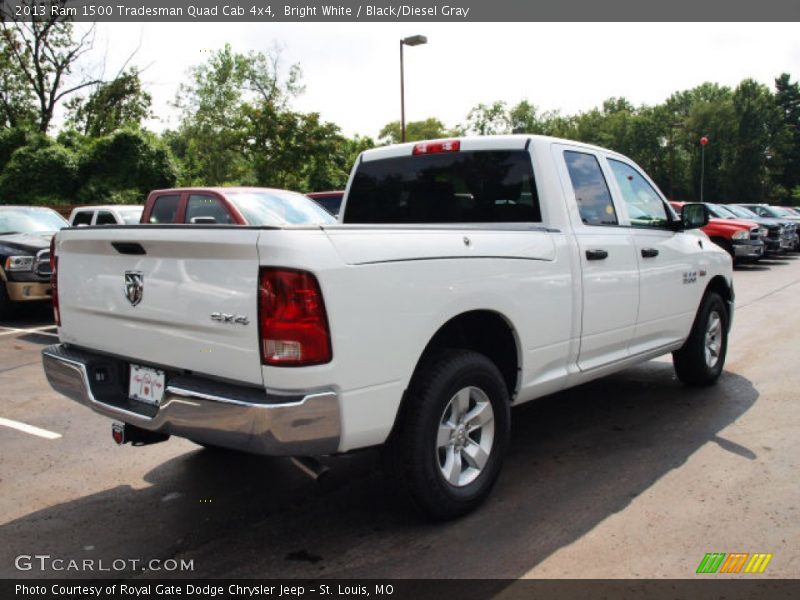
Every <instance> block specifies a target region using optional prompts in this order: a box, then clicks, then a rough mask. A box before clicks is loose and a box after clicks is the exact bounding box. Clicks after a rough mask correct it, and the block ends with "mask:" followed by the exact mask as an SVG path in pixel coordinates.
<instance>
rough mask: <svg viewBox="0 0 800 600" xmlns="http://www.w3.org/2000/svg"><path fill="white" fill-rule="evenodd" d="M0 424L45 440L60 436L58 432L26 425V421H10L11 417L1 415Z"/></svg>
mask: <svg viewBox="0 0 800 600" xmlns="http://www.w3.org/2000/svg"><path fill="white" fill-rule="evenodd" d="M0 425H5V426H6V427H10V428H11V429H16V430H17V431H22V432H24V433H29V434H31V435H36V436H39V437H41V438H44V439H46V440H57V439H58V438H60V437H61V434H60V433H54V432H52V431H47V429H42V428H41V427H34V426H33V425H28V424H27V423H20V422H19V421H12V420H11V419H4V418H3V417H0Z"/></svg>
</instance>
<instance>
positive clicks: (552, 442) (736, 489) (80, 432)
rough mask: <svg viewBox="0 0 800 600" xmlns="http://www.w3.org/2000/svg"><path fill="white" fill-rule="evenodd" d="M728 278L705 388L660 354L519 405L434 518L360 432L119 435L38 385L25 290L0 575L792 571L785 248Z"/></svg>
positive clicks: (7, 408)
mask: <svg viewBox="0 0 800 600" xmlns="http://www.w3.org/2000/svg"><path fill="white" fill-rule="evenodd" d="M735 288H736V294H737V310H736V316H735V320H734V328H733V333H732V337H731V344H730V348H729V354H728V361H727V365H726V372H725V374H724V375H723V377H722V379H721V381H720V382H719V384H718V385H717V386H715V387H713V388H710V389H703V390H697V389H689V388H685V387H683V386H682V385H681V384H680V383H679V382H678V381H677V379H676V378H675V375H674V372H673V369H672V366H671V362H670V361H669V360H668V359H660V360H657V361H652V362H650V363H647V364H645V365H643V366H640V367H636V368H633V369H629V370H627V371H624V372H622V373H620V374H617V375H614V376H612V377H609V378H606V379H603V380H600V381H596V382H594V383H591V384H588V385H585V386H581V387H579V388H575V389H573V390H570V391H567V392H564V393H560V394H557V395H554V396H550V397H547V398H544V399H542V400H540V401H538V402H535V403H532V404H529V405H525V406H523V407H520V408H518V409H516V410H515V411H514V413H513V414H512V444H511V449H510V453H509V456H508V458H507V462H506V465H505V468H504V471H503V473H502V475H501V478H500V481H499V483H498V486H497V488H496V490H495V492H494V494H493V495H492V496H491V498H490V500H489V501H488V503H487V504H486V505H485V506H484V507H483V508H482V509H481V510H479V511H478V512H476V513H475V514H472V515H470V516H468V517H467V518H464V519H462V520H460V521H456V522H452V523H446V524H432V523H428V522H425V521H421V520H420V519H418V518H417V517H416V516H415V515H414V514H412V513H410V512H408V511H407V510H406V508H405V507H404V505H403V504H401V503H400V502H399V501H398V500H397V499H396V498H395V496H394V495H393V493H392V492H391V488H390V487H389V486H387V485H386V481H385V480H384V479H383V478H382V476H381V475H380V473H379V472H378V470H377V464H378V461H377V456H376V453H375V452H371V451H367V452H361V453H356V454H353V455H349V456H343V457H338V458H332V459H329V460H327V461H326V462H327V464H328V465H329V466H330V469H331V470H330V473H329V475H328V477H327V478H325V479H323V480H321V481H320V482H314V481H312V480H311V479H310V478H309V477H307V476H306V475H305V474H304V473H303V472H301V471H300V470H299V469H298V468H296V467H295V466H294V465H293V464H292V462H291V461H290V460H288V459H283V458H262V457H253V456H247V455H242V454H236V453H219V452H213V451H209V450H204V449H202V448H200V447H198V446H196V445H194V444H192V443H191V442H188V441H185V440H180V439H172V440H170V441H169V442H167V443H163V444H156V445H152V446H147V447H144V448H133V447H130V446H124V447H117V446H116V445H115V444H114V443H113V441H112V439H111V426H110V425H111V422H110V421H109V420H108V419H105V418H103V417H101V416H99V415H96V414H94V413H92V412H90V411H88V410H86V409H85V408H83V407H81V406H78V405H77V404H75V403H74V402H72V401H71V400H68V399H66V398H63V397H61V396H59V395H58V394H56V393H55V392H53V391H52V390H51V389H50V387H49V386H48V385H47V383H46V381H45V378H44V374H43V372H42V368H41V364H40V351H41V349H42V348H43V347H44V346H45V345H47V344H51V343H54V342H55V341H56V339H57V338H56V337H55V334H54V332H55V330H54V328H53V325H52V321H51V313H50V310H49V308H48V307H41V308H28V309H26V310H25V311H23V312H22V313H20V315H19V316H18V317H17V318H15V319H13V320H6V321H0V449H1V451H0V488H2V490H3V492H2V494H0V540H2V543H0V577H4V578H5V577H11V578H17V577H41V576H42V575H44V576H58V577H86V576H90V577H92V576H100V577H108V576H110V577H117V578H118V577H121V576H130V575H134V576H135V575H140V574H141V573H139V570H140V569H139V568H138V567H136V568H133V567H131V568H128V567H126V569H125V570H124V571H122V572H118V571H112V572H93V573H86V572H75V571H54V570H52V569H46V570H45V571H44V572H42V571H41V570H39V568H38V567H37V566H36V565H34V567H33V568H31V569H30V570H19V569H18V568H17V566H15V563H18V561H17V560H16V557H18V556H20V555H35V554H38V555H50V556H51V557H53V558H62V559H65V560H77V561H83V559H94V560H95V561H98V560H100V559H102V560H103V561H105V562H106V565H109V564H111V563H112V561H115V560H119V559H123V560H129V559H133V560H144V561H149V560H151V559H161V560H164V559H170V558H171V559H177V560H184V561H192V563H193V570H192V571H190V572H172V571H160V572H149V573H147V575H148V576H156V577H180V576H183V577H186V576H194V577H303V578H305V577H354V578H361V577H375V578H403V577H437V578H440V577H441V578H513V579H515V578H524V577H533V578H691V577H695V576H696V575H695V570H696V569H697V566H698V564H699V563H700V561H701V560H702V559H703V557H704V555H705V554H706V553H709V552H727V553H730V552H749V553H756V552H760V553H771V554H773V558H772V559H771V562H770V563H769V565H768V568H767V569H766V571H765V572H764V573H763V574H762V575H758V577H770V578H797V577H800V551H799V550H798V547H799V546H800V496H798V480H797V474H798V473H799V472H800V464H798V463H800V436H799V435H798V432H800V403H798V394H797V390H798V387H799V386H800V369H798V361H799V360H800V347H798V343H797V341H798V334H799V333H800V310H798V308H799V307H800V302H798V297H799V296H800V257H797V256H789V257H785V258H781V259H779V260H766V261H763V262H762V263H760V264H758V265H754V266H749V267H742V268H739V269H737V271H736V274H735ZM731 577H752V576H750V575H731Z"/></svg>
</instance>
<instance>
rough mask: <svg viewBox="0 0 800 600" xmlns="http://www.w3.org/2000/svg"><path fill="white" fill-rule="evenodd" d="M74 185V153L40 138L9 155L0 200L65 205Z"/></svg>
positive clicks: (73, 193)
mask: <svg viewBox="0 0 800 600" xmlns="http://www.w3.org/2000/svg"><path fill="white" fill-rule="evenodd" d="M77 185H78V162H77V158H76V156H75V153H74V152H72V151H71V150H69V149H68V148H65V147H64V146H62V145H61V144H57V143H55V142H53V141H51V140H49V139H47V138H45V137H39V138H35V139H34V140H32V143H29V144H27V145H25V146H22V147H20V148H17V149H16V150H15V151H14V152H13V154H12V155H11V157H10V159H9V160H8V162H7V163H6V165H5V167H4V168H3V172H2V174H0V198H2V199H3V202H7V203H12V204H45V205H47V204H66V203H70V202H72V200H73V198H74V195H75V190H76V188H77Z"/></svg>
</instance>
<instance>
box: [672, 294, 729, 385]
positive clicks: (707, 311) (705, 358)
mask: <svg viewBox="0 0 800 600" xmlns="http://www.w3.org/2000/svg"><path fill="white" fill-rule="evenodd" d="M727 351H728V309H727V307H726V306H725V302H724V301H723V299H722V297H721V296H720V295H719V294H717V293H716V292H710V293H708V294H706V296H705V298H703V302H702V303H701V304H700V309H699V310H698V311H697V316H696V317H695V320H694V325H692V331H691V333H689V337H688V338H687V339H686V342H685V343H684V344H683V346H682V347H681V349H680V350H677V351H675V352H673V353H672V362H673V364H674V365H675V372H676V373H677V375H678V379H680V380H681V381H682V382H683V383H685V384H687V385H695V386H705V385H711V384H712V383H714V382H716V381H717V379H718V378H719V376H720V374H721V373H722V368H723V367H724V365H725V355H726V354H727Z"/></svg>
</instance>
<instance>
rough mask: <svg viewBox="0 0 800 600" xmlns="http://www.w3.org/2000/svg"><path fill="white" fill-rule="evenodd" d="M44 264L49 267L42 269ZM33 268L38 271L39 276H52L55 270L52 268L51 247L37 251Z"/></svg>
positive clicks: (35, 271)
mask: <svg viewBox="0 0 800 600" xmlns="http://www.w3.org/2000/svg"><path fill="white" fill-rule="evenodd" d="M42 265H45V266H46V267H47V268H46V269H44V270H42V269H41V267H42ZM32 270H33V272H34V273H36V274H37V275H38V276H39V277H50V275H52V274H53V272H52V271H51V270H50V249H49V248H43V249H42V250H39V251H38V252H37V253H36V259H35V260H34V261H33V267H32Z"/></svg>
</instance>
